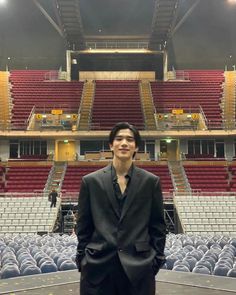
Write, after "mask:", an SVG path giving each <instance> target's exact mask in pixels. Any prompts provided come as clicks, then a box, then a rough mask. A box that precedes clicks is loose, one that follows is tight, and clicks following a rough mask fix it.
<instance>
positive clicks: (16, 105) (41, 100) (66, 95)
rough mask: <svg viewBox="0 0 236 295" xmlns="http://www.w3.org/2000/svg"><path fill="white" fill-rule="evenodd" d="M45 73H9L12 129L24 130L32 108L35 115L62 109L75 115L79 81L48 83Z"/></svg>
mask: <svg viewBox="0 0 236 295" xmlns="http://www.w3.org/2000/svg"><path fill="white" fill-rule="evenodd" d="M47 73H48V71H31V70H14V71H11V72H10V83H11V85H12V87H11V97H12V102H13V109H12V119H11V123H12V129H25V128H26V127H27V120H28V118H29V115H30V113H31V110H32V108H33V107H34V106H35V108H36V109H35V113H51V110H52V109H62V110H63V112H65V113H76V114H77V113H78V110H79V106H80V100H81V96H82V91H83V82H79V81H78V82H77V81H73V82H67V81H48V80H45V75H46V74H47Z"/></svg>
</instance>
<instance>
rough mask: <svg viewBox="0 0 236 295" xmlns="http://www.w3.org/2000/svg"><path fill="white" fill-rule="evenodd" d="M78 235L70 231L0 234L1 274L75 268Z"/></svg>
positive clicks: (20, 274) (9, 276) (5, 277)
mask: <svg viewBox="0 0 236 295" xmlns="http://www.w3.org/2000/svg"><path fill="white" fill-rule="evenodd" d="M76 246H77V239H76V237H75V236H68V235H63V236H59V235H56V234H54V235H43V236H39V235H32V234H25V233H23V234H18V235H16V234H15V235H10V234H6V235H0V249H1V254H0V258H1V266H0V271H1V272H0V277H1V278H2V279H8V278H12V277H17V276H28V275H35V274H41V273H49V272H56V271H66V270H73V269H76V264H75V253H76Z"/></svg>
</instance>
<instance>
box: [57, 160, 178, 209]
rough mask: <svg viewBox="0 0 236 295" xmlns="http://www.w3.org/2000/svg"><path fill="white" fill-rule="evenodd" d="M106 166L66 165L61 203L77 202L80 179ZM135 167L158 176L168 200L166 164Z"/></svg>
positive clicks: (169, 186) (167, 171) (104, 164)
mask: <svg viewBox="0 0 236 295" xmlns="http://www.w3.org/2000/svg"><path fill="white" fill-rule="evenodd" d="M106 165H107V162H100V163H97V164H96V162H93V163H92V164H89V163H83V164H82V163H80V164H79V165H68V167H67V170H66V173H65V177H64V180H63V184H62V202H68V201H71V202H75V203H76V202H77V201H78V193H79V191H80V185H81V180H82V177H83V176H84V175H86V174H89V173H91V172H93V171H96V170H98V169H102V168H103V167H105V166H106ZM136 165H137V166H138V167H140V168H143V169H146V170H147V171H149V172H151V173H153V174H155V175H158V176H160V178H161V185H162V190H163V194H164V197H166V198H169V197H170V195H171V194H172V191H173V184H172V180H171V176H170V172H169V168H168V166H167V164H166V163H164V164H163V165H161V164H160V165H158V164H157V163H155V162H149V164H143V163H138V162H136Z"/></svg>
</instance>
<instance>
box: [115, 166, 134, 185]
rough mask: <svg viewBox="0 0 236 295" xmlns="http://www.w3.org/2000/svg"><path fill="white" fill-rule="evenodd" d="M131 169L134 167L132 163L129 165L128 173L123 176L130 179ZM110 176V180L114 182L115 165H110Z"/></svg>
mask: <svg viewBox="0 0 236 295" xmlns="http://www.w3.org/2000/svg"><path fill="white" fill-rule="evenodd" d="M133 169H134V164H132V165H131V166H130V168H129V171H128V173H127V174H126V175H125V178H129V179H131V177H132V173H133ZM111 176H112V181H115V182H116V181H117V175H116V169H115V167H114V166H113V165H111Z"/></svg>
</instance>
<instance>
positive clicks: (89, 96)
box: [78, 81, 95, 130]
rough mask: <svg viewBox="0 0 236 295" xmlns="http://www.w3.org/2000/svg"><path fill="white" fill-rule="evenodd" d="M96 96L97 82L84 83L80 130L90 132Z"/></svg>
mask: <svg viewBox="0 0 236 295" xmlns="http://www.w3.org/2000/svg"><path fill="white" fill-rule="evenodd" d="M94 94H95V82H94V81H87V82H85V83H84V90H83V95H82V100H81V103H80V110H79V124H78V129H79V130H90V122H91V112H92V106H93V99H94Z"/></svg>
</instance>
